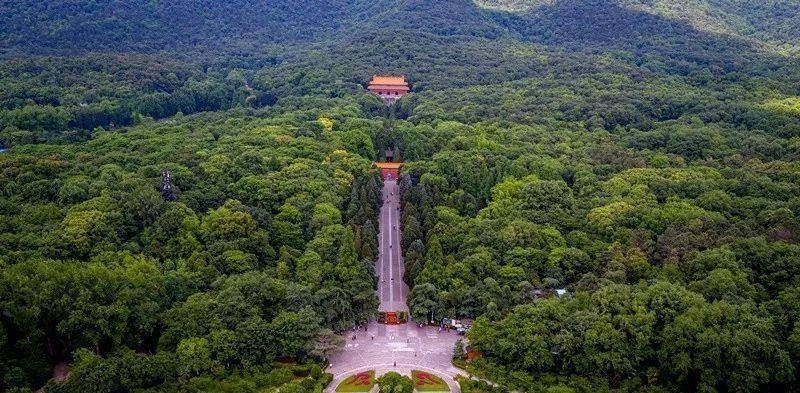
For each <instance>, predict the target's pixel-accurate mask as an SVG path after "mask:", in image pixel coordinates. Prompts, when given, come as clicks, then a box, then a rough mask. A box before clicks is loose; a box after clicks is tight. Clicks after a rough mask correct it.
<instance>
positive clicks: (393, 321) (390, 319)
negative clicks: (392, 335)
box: [386, 311, 400, 325]
mask: <svg viewBox="0 0 800 393" xmlns="http://www.w3.org/2000/svg"><path fill="white" fill-rule="evenodd" d="M398 323H400V322H399V321H398V320H397V313H396V312H394V311H389V312H387V313H386V324H387V325H397V324H398Z"/></svg>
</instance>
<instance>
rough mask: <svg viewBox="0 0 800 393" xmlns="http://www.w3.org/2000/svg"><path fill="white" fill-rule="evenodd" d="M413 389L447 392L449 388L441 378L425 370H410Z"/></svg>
mask: <svg viewBox="0 0 800 393" xmlns="http://www.w3.org/2000/svg"><path fill="white" fill-rule="evenodd" d="M411 380H412V381H414V389H416V390H417V391H420V392H449V391H450V388H449V387H448V386H447V383H445V382H444V381H443V380H442V379H441V378H439V377H437V376H436V375H434V374H431V373H429V372H427V371H420V370H411Z"/></svg>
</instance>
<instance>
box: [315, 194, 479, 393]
mask: <svg viewBox="0 0 800 393" xmlns="http://www.w3.org/2000/svg"><path fill="white" fill-rule="evenodd" d="M382 194H383V206H382V207H381V212H380V219H379V221H380V233H379V235H378V236H379V239H378V241H379V242H380V253H379V257H378V261H377V266H376V270H377V271H378V274H379V276H380V277H379V286H378V296H379V298H380V301H381V304H380V310H382V311H408V305H407V303H406V300H407V297H408V286H407V285H406V284H405V283H404V282H403V266H404V265H403V258H402V252H401V250H400V210H399V206H400V202H399V200H400V195H399V189H398V186H397V182H395V181H392V180H386V181H385V182H384V187H383V191H382ZM352 336H353V332H350V333H348V334H346V339H347V345H346V346H345V348H344V350H343V351H341V352H339V353H337V354H335V355H333V356H331V358H330V366H329V367H328V369H327V371H328V372H330V373H332V374H333V375H334V379H333V382H332V383H331V384H330V386H329V387H328V389H327V391H328V392H333V391H334V389H335V388H336V386H337V385H338V384H339V382H341V381H342V380H343V379H345V378H346V377H348V376H350V375H352V374H354V373H358V372H361V371H367V370H375V371H376V374H377V375H382V374H385V373H387V372H389V371H397V372H400V373H401V374H404V375H408V376H411V370H424V371H428V372H431V373H434V374H437V375H439V376H440V377H442V379H444V380H445V381H446V382H447V383H448V385H449V386H450V390H451V391H452V392H454V393H458V392H459V391H460V389H459V388H458V383H456V382H455V380H454V379H453V377H455V376H456V375H457V374H461V375H463V372H461V371H460V370H459V369H457V368H455V367H454V366H453V365H452V363H451V359H452V357H453V347H454V345H455V343H456V340H458V339H459V338H461V336H459V335H458V334H456V333H455V332H453V331H450V332H444V331H441V332H440V331H439V330H438V328H436V327H431V326H426V327H422V328H420V327H419V326H417V325H415V324H414V323H413V322H411V323H406V324H403V325H384V324H378V323H376V322H372V323H370V324H369V325H368V326H367V327H366V330H364V329H359V330H358V331H357V332H356V339H355V340H353V339H352Z"/></svg>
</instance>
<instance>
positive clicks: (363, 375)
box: [336, 370, 375, 392]
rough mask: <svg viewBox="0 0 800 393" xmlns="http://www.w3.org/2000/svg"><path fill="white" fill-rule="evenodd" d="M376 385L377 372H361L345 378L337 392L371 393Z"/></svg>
mask: <svg viewBox="0 0 800 393" xmlns="http://www.w3.org/2000/svg"><path fill="white" fill-rule="evenodd" d="M372 385H375V370H369V371H364V372H360V373H358V374H354V375H351V376H349V377H347V378H345V380H344V381H342V383H340V384H339V386H337V387H336V391H337V392H369V390H370V389H372Z"/></svg>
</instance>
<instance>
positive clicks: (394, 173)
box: [373, 162, 403, 180]
mask: <svg viewBox="0 0 800 393" xmlns="http://www.w3.org/2000/svg"><path fill="white" fill-rule="evenodd" d="M373 164H374V165H375V166H377V167H378V168H380V170H381V176H383V180H397V178H398V177H399V176H400V167H402V166H403V163H401V162H374V163H373Z"/></svg>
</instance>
